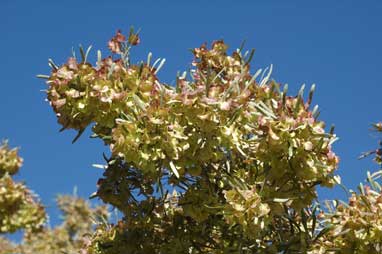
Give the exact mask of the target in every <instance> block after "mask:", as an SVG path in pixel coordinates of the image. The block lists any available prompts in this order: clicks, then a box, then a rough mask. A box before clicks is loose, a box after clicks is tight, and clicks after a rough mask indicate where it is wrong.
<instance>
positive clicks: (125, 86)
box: [47, 31, 339, 253]
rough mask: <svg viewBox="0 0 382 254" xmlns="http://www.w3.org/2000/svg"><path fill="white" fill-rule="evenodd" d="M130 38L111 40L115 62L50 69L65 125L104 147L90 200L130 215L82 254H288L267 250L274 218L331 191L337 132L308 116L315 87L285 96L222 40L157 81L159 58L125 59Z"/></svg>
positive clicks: (284, 223)
mask: <svg viewBox="0 0 382 254" xmlns="http://www.w3.org/2000/svg"><path fill="white" fill-rule="evenodd" d="M133 35H134V36H133ZM128 38H131V39H128V40H127V39H126V37H125V36H123V35H122V33H121V32H120V31H118V32H117V34H116V35H115V36H114V37H113V38H112V40H111V41H110V42H109V48H110V50H111V51H112V53H115V54H117V58H115V57H106V58H104V59H100V58H99V59H98V61H97V64H96V65H92V64H91V63H88V62H87V61H86V57H84V58H83V59H82V61H81V62H78V61H77V59H75V58H70V59H69V60H68V62H67V63H65V64H64V65H62V66H56V65H52V72H51V74H50V76H49V78H48V82H47V83H48V89H47V95H48V100H49V102H50V104H51V106H52V107H53V109H54V111H55V112H56V114H57V117H58V122H59V123H60V124H61V125H62V127H63V129H75V130H77V131H79V133H82V131H83V130H84V129H85V128H86V127H87V126H92V131H93V136H95V137H99V138H101V139H102V140H103V141H104V143H105V144H107V145H108V146H109V147H110V150H111V157H110V158H106V161H107V165H106V166H104V167H103V168H104V170H105V172H104V176H103V177H102V178H101V179H100V180H99V181H98V191H97V192H96V193H95V196H98V197H100V198H101V199H102V200H103V201H105V202H107V203H110V204H112V205H114V206H115V207H117V208H118V209H119V210H120V211H121V212H122V213H124V216H125V217H124V219H123V220H121V222H120V223H119V224H118V225H113V226H105V227H101V228H100V229H99V230H98V231H97V233H96V234H95V235H94V239H93V242H92V244H91V245H90V247H89V248H88V251H89V253H120V251H121V250H124V251H125V252H131V253H134V252H137V251H141V252H145V253H164V252H165V253H167V252H168V251H167V248H168V246H169V244H170V243H171V246H176V247H174V249H173V251H174V252H173V253H181V252H185V250H187V252H189V253H196V252H192V251H198V250H203V251H206V252H209V253H220V252H217V251H215V250H216V249H220V250H222V249H224V248H232V249H235V248H236V249H237V248H239V247H238V246H242V247H245V248H248V250H252V249H264V251H266V250H269V248H276V249H278V248H283V247H280V246H283V244H284V243H282V242H281V240H280V241H278V240H273V241H272V244H270V243H269V242H267V239H269V238H270V237H271V235H272V234H274V230H275V229H276V228H277V229H278V230H279V233H280V232H283V233H280V234H283V235H286V231H287V228H290V226H289V223H290V222H289V221H288V220H284V219H280V218H287V217H288V216H290V213H292V214H301V211H302V210H304V209H307V207H309V206H310V205H311V204H312V201H313V200H314V199H315V198H317V194H316V186H317V185H321V186H324V187H332V186H333V185H334V184H335V183H336V180H335V178H334V176H335V175H334V173H335V170H336V168H337V165H338V162H339V159H338V157H337V156H336V155H335V153H334V152H333V151H332V143H333V142H334V141H335V140H336V136H335V134H333V132H332V131H331V132H329V133H327V132H325V130H324V128H325V124H324V123H323V122H322V121H319V120H318V119H317V115H318V114H317V107H314V108H313V109H312V108H311V102H312V96H313V92H314V86H312V88H311V90H310V92H309V96H308V99H304V86H303V87H302V88H301V90H300V92H299V93H298V95H297V96H288V95H287V86H282V85H281V84H279V83H277V82H276V81H274V80H272V79H271V78H270V75H271V70H272V67H271V68H270V69H269V70H265V71H263V72H261V71H259V72H256V73H255V74H252V73H251V71H250V62H251V60H252V57H253V52H254V51H251V52H246V53H244V52H242V50H236V51H235V52H233V53H232V54H228V46H227V45H226V44H225V43H224V42H223V41H216V42H214V43H213V44H212V45H211V47H210V48H208V47H207V45H202V46H201V47H199V48H195V49H194V50H193V55H194V59H193V62H192V66H193V67H192V70H191V71H190V72H189V73H188V74H187V73H185V74H183V75H178V76H177V78H176V85H175V86H170V85H168V84H166V83H164V82H162V81H160V80H159V79H158V77H157V75H156V74H157V72H158V71H159V69H160V68H161V67H162V65H163V63H164V61H163V60H162V61H160V60H158V61H156V62H155V63H153V64H151V54H149V57H148V60H147V61H146V62H141V63H140V64H137V65H134V64H131V63H130V59H129V54H130V49H131V47H132V46H134V45H136V44H138V43H136V42H139V41H140V40H139V37H138V35H137V34H135V33H133V32H130V36H128ZM137 38H138V39H137ZM133 39H134V40H133ZM133 42H134V43H133ZM99 56H100V54H99ZM118 56H119V57H118ZM187 75H188V76H189V77H190V78H187ZM260 76H261V77H260ZM174 190H175V192H174ZM169 193H173V195H171V194H169ZM174 193H177V194H176V195H175V194H174ZM288 218H289V217H288ZM295 219H296V223H297V224H298V223H302V219H301V216H297V215H296V216H295ZM228 229H230V230H228ZM272 230H273V231H272ZM227 232H230V233H227ZM190 236H193V237H194V238H190ZM200 236H202V237H200ZM309 237H313V235H311V236H309ZM148 239H154V240H153V241H149V240H148ZM179 239H182V240H179ZM193 239H194V240H193ZM195 239H199V240H195ZM238 239H241V240H240V243H239V241H238ZM280 239H281V238H280ZM304 239H305V238H304ZM112 241H121V242H120V243H118V244H114V243H112ZM179 241H180V242H179ZM309 241H310V240H309ZM309 241H308V240H306V241H305V240H304V241H302V240H301V241H297V242H298V244H297V243H296V244H297V245H299V246H300V244H301V243H302V242H305V243H307V242H309ZM254 243H256V244H254ZM127 245H128V246H127ZM305 245H306V244H305ZM104 246H113V247H104ZM123 246H124V247H123ZM272 246H273V247H272ZM121 248H122V249H121ZM124 248H125V249H124ZM251 248H252V249H251ZM289 248H291V247H290V246H289ZM307 248H308V247H307ZM165 250H166V251H165ZM191 250H192V251H191ZM190 251H191V252H190ZM169 253H171V252H169ZM259 253H260V252H259Z"/></svg>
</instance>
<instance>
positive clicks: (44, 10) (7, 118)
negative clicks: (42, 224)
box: [0, 0, 382, 223]
mask: <svg viewBox="0 0 382 254" xmlns="http://www.w3.org/2000/svg"><path fill="white" fill-rule="evenodd" d="M307 2H308V1H224V0H220V1H134V2H133V1H122V0H121V1H100V0H93V1H59V2H58V1H42V0H40V1H37V0H36V1H17V0H14V1H13V0H12V1H11V0H1V1H0V34H1V35H0V56H1V58H2V60H1V61H0V87H1V92H0V96H1V99H0V117H1V118H0V123H1V124H0V138H8V139H10V144H11V145H12V146H20V147H21V155H22V156H23V157H24V159H25V163H24V167H23V168H22V170H21V172H20V174H19V176H18V179H23V180H25V181H26V182H27V184H28V185H29V186H30V187H31V188H32V189H33V190H34V191H35V192H36V193H38V194H39V195H40V197H41V199H42V201H43V202H44V203H45V204H46V205H47V206H48V211H49V213H50V215H51V217H52V223H56V222H57V219H56V217H57V210H56V209H54V208H53V206H54V202H53V199H54V197H55V195H56V194H58V193H71V192H72V191H73V188H74V186H78V193H79V195H81V196H84V197H87V196H88V195H89V194H90V193H92V192H94V191H95V190H96V181H97V179H98V178H99V177H100V175H101V173H102V172H101V170H100V169H96V168H92V167H91V164H93V163H102V152H104V151H108V149H107V147H105V146H103V144H102V143H101V142H100V141H97V140H93V139H89V138H87V137H86V135H84V136H83V137H81V139H80V140H79V141H78V142H77V143H76V144H74V145H72V144H71V140H72V139H73V137H74V136H75V133H74V132H71V131H69V132H68V131H67V132H63V133H59V132H58V130H59V129H60V126H59V125H58V124H57V122H56V117H55V115H54V113H53V112H52V110H51V108H50V107H49V105H48V104H47V103H46V102H45V101H44V99H45V94H44V93H43V92H41V91H40V90H43V89H45V88H46V85H45V84H44V81H43V80H39V79H37V78H35V75H36V74H47V73H49V67H48V65H47V59H48V58H49V57H51V58H53V59H54V60H55V61H56V62H57V63H59V64H62V63H63V62H65V61H66V59H67V57H68V56H69V55H70V53H71V48H72V47H77V46H78V45H79V44H80V43H81V44H83V45H84V46H88V45H90V44H91V45H93V48H94V49H101V50H103V51H106V43H107V40H108V39H109V38H110V37H111V36H112V35H113V34H114V32H115V31H116V30H117V29H122V30H123V31H126V32H127V31H128V28H129V27H130V26H131V25H133V26H135V27H136V28H141V29H142V32H141V42H142V43H141V44H140V46H139V47H137V48H136V49H135V50H134V51H133V61H138V60H140V59H146V56H147V53H148V52H150V51H151V52H153V55H154V57H165V58H166V59H167V61H166V64H165V66H164V68H162V70H161V72H160V75H159V76H160V78H161V79H162V80H163V81H165V82H168V83H171V82H173V81H174V78H175V74H176V71H178V70H181V71H183V70H185V69H187V68H188V66H189V64H190V62H191V60H192V56H191V54H190V52H189V51H188V49H189V48H194V47H198V46H200V44H202V43H203V42H211V41H213V40H215V39H224V40H225V41H226V42H227V43H228V44H229V45H230V46H231V49H235V48H236V47H239V45H240V44H241V42H242V41H243V40H244V39H245V40H246V46H247V47H248V48H252V47H254V48H256V53H255V57H254V65H253V67H252V68H253V70H255V69H258V68H264V67H266V66H269V65H270V64H273V66H274V72H273V78H274V79H275V80H277V81H279V82H281V83H288V84H289V87H290V91H291V94H293V93H295V92H296V91H297V90H298V89H299V88H300V86H301V84H302V83H306V84H307V85H308V86H310V85H311V84H312V83H316V84H317V88H316V94H315V98H314V102H315V103H317V104H319V106H320V109H321V119H322V120H324V121H326V122H327V123H328V127H330V124H335V125H336V133H337V135H338V136H339V137H340V140H339V141H338V142H337V143H336V145H335V147H334V150H335V152H336V153H337V154H339V156H340V157H341V163H340V169H339V170H338V172H339V173H340V175H341V176H342V179H343V182H344V183H345V185H347V186H349V187H351V188H355V186H356V185H357V184H358V183H359V182H360V181H362V180H363V179H364V176H365V173H366V170H367V169H375V168H376V166H375V165H374V164H372V163H371V162H370V160H363V161H358V160H357V156H358V155H359V154H360V153H361V152H362V151H365V150H368V149H369V148H373V147H375V146H376V144H377V138H376V137H374V136H372V135H371V134H370V133H369V132H368V128H369V125H370V124H371V123H372V122H375V121H381V120H382V115H381V108H382V107H381V106H382V103H381V96H382V85H381V84H380V80H381V75H380V73H381V68H382V64H381V59H382V47H381V46H382V30H381V25H382V15H381V12H382V2H380V1H372V0H370V1H309V2H310V3H307ZM334 2H335V3H334ZM92 53H93V59H94V55H95V51H93V52H92ZM320 195H321V197H323V198H336V197H344V194H343V192H342V191H341V190H340V189H339V188H337V189H334V190H330V191H326V190H325V191H320Z"/></svg>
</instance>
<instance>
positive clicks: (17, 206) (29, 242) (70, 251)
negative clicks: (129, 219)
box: [0, 142, 108, 254]
mask: <svg viewBox="0 0 382 254" xmlns="http://www.w3.org/2000/svg"><path fill="white" fill-rule="evenodd" d="M22 161H23V160H22V158H21V157H19V156H18V150H17V149H12V150H11V149H9V147H8V145H7V143H6V142H5V143H3V145H2V146H1V147H0V165H1V168H0V172H3V174H2V177H1V178H0V233H13V232H15V231H17V230H21V229H22V230H24V234H23V238H22V241H21V242H20V243H12V242H11V241H9V240H7V239H6V238H5V237H1V235H0V254H10V253H18V254H56V253H67V254H74V253H79V252H80V251H81V249H82V247H83V246H84V245H86V243H87V238H89V235H91V234H92V232H93V225H94V223H96V222H99V221H105V220H107V218H108V211H107V207H106V206H97V207H95V208H92V207H91V206H90V204H89V202H87V201H85V200H84V199H82V198H79V197H76V196H69V195H59V196H58V197H57V204H58V207H59V209H60V210H61V212H62V214H63V217H62V219H63V221H62V223H61V224H60V225H58V226H56V227H54V228H50V227H49V226H48V225H46V223H45V222H46V215H45V209H44V207H43V206H42V205H41V204H40V203H39V202H38V200H37V197H36V195H35V194H33V193H32V192H31V191H30V190H29V189H27V187H26V186H25V185H24V184H22V183H16V182H14V181H13V179H12V177H11V174H12V175H13V174H15V173H16V172H18V170H19V168H20V167H21V164H22ZM86 235H88V237H86Z"/></svg>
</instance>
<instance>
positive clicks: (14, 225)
mask: <svg viewBox="0 0 382 254" xmlns="http://www.w3.org/2000/svg"><path fill="white" fill-rule="evenodd" d="M22 162H23V160H22V159H21V158H20V157H19V156H18V150H17V149H10V148H9V147H8V144H7V142H3V144H2V145H1V146H0V233H6V232H15V231H17V230H19V229H22V228H25V229H26V230H32V231H33V230H36V229H38V228H40V227H41V226H42V225H43V223H44V221H45V211H44V208H43V206H42V205H41V204H40V203H39V201H38V200H37V198H36V196H35V195H34V194H33V192H31V191H30V190H29V189H28V188H27V187H26V186H25V185H24V184H23V183H17V182H14V181H13V179H12V177H11V176H12V175H14V174H16V173H17V172H18V170H19V168H20V167H21V165H22Z"/></svg>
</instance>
